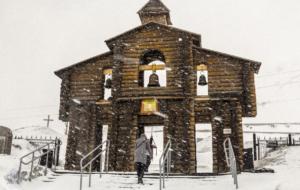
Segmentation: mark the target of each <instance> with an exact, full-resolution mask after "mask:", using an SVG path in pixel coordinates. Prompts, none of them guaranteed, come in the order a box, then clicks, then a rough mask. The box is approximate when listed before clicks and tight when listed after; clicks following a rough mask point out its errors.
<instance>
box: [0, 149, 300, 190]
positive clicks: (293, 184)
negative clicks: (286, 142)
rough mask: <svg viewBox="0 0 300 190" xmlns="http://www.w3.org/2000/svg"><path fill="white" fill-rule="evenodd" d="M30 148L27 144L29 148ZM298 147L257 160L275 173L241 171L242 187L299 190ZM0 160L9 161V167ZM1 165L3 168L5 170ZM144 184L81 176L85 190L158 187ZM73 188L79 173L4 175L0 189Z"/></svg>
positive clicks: (182, 185)
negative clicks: (16, 180) (24, 178)
mask: <svg viewBox="0 0 300 190" xmlns="http://www.w3.org/2000/svg"><path fill="white" fill-rule="evenodd" d="M29 149H30V147H29ZM299 155H300V147H290V148H282V149H280V150H278V151H275V152H272V153H270V154H269V155H268V157H266V158H265V159H264V160H261V161H259V162H258V163H257V165H258V166H260V167H268V168H273V169H275V171H276V173H275V174H250V173H243V174H241V175H239V185H240V189H241V190H253V189H255V190H299V187H300V181H299V180H296V179H295V177H296V176H298V177H299V176H300V158H299ZM10 157H11V159H10V160H14V155H12V156H10ZM7 158H8V156H2V155H1V156H0V171H1V173H0V174H1V176H3V174H4V173H6V172H7V171H8V169H6V168H9V167H11V168H13V166H14V165H15V164H16V163H11V162H10V161H9V162H8V160H9V159H7ZM3 163H10V164H9V165H10V166H9V167H8V166H7V165H6V164H3ZM3 168H4V169H5V170H6V171H4V170H3ZM144 181H145V185H143V186H141V185H138V184H136V177H135V176H127V175H124V176H116V175H104V176H103V178H102V179H99V176H98V175H93V181H92V183H93V185H92V188H88V187H87V183H88V178H87V176H85V177H84V189H90V190H99V189H110V190H117V189H118V190H119V189H133V190H138V189H145V190H152V189H153V190H157V189H158V187H159V186H158V185H159V180H158V179H157V178H153V177H152V178H151V177H147V176H146V178H145V180H144ZM166 184H167V189H172V190H177V189H178V190H179V189H180V190H181V189H195V187H198V188H199V189H209V190H220V189H222V190H227V189H228V190H231V189H234V186H233V183H232V179H231V177H230V176H217V177H202V178H200V177H199V178H172V179H169V180H167V182H166ZM41 188H42V189H44V190H54V189H64V190H74V189H79V175H76V174H64V175H56V174H54V173H50V174H48V176H43V177H40V178H37V179H35V180H33V181H32V182H23V183H22V184H21V185H16V184H7V183H6V182H5V181H4V180H3V178H2V179H1V183H0V190H39V189H41Z"/></svg>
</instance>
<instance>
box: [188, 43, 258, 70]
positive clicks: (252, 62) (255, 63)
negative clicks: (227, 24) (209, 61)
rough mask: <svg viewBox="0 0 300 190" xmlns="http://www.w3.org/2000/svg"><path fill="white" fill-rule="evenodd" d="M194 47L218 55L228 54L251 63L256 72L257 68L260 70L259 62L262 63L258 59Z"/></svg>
mask: <svg viewBox="0 0 300 190" xmlns="http://www.w3.org/2000/svg"><path fill="white" fill-rule="evenodd" d="M194 48H195V49H198V50H204V51H209V52H213V53H216V54H220V55H223V56H228V57H232V58H235V59H239V60H242V61H245V62H248V63H250V64H252V66H253V68H254V72H255V73H256V74H258V73H259V70H260V67H261V64H262V63H261V62H259V61H254V60H251V59H247V58H242V57H239V56H235V55H231V54H227V53H223V52H219V51H215V50H210V49H206V48H199V47H194Z"/></svg>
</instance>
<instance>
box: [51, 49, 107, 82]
mask: <svg viewBox="0 0 300 190" xmlns="http://www.w3.org/2000/svg"><path fill="white" fill-rule="evenodd" d="M110 54H112V52H111V51H108V52H105V53H102V54H99V55H96V56H94V57H91V58H88V59H85V60H83V61H80V62H78V63H75V64H73V65H70V66H67V67H64V68H62V69H59V70H57V71H54V74H55V75H56V76H58V77H59V78H61V79H62V78H63V75H64V74H65V73H66V72H68V71H70V70H72V69H73V68H76V67H78V66H80V65H81V64H85V63H87V62H89V61H92V60H93V59H96V58H101V57H105V56H108V55H110Z"/></svg>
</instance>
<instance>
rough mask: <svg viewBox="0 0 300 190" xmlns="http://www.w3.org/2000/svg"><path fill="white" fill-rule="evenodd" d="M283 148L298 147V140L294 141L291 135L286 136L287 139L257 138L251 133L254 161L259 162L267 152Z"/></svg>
mask: <svg viewBox="0 0 300 190" xmlns="http://www.w3.org/2000/svg"><path fill="white" fill-rule="evenodd" d="M278 134H282V133H278ZM284 146H300V138H299V139H295V138H294V137H293V135H292V134H288V136H287V137H273V138H271V137H268V138H266V137H264V138H259V137H257V134H256V133H253V153H254V160H261V159H262V158H264V157H266V156H267V154H268V152H270V151H272V150H276V149H278V148H280V147H284Z"/></svg>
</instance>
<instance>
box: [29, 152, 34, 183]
mask: <svg viewBox="0 0 300 190" xmlns="http://www.w3.org/2000/svg"><path fill="white" fill-rule="evenodd" d="M33 162H34V152H33V153H32V160H31V167H30V173H29V181H31V178H32V170H33Z"/></svg>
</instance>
